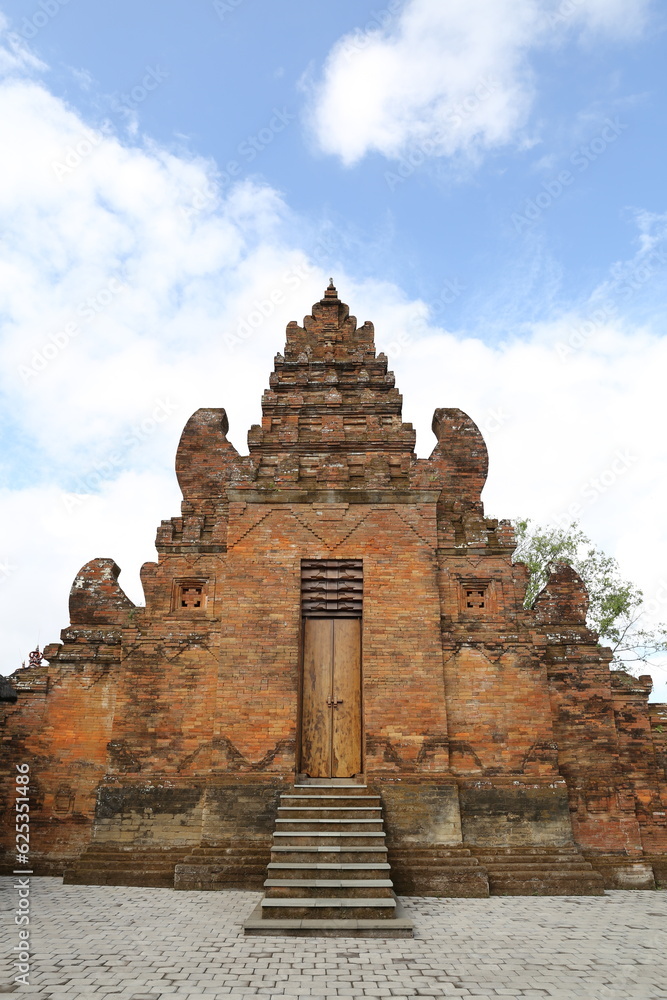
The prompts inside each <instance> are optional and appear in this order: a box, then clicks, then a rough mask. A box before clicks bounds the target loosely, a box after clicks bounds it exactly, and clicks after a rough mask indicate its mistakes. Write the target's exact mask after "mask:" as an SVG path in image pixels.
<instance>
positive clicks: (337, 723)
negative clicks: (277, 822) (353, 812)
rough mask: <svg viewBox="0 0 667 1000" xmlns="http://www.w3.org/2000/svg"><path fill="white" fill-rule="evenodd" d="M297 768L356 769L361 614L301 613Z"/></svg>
mask: <svg viewBox="0 0 667 1000" xmlns="http://www.w3.org/2000/svg"><path fill="white" fill-rule="evenodd" d="M301 771H302V772H303V773H305V774H308V775H309V776H310V777H311V778H349V777H352V776H353V775H355V774H359V773H360V771H361V619H360V618H307V619H306V620H305V622H304V642H303V700H302V728H301Z"/></svg>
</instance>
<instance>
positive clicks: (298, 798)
mask: <svg viewBox="0 0 667 1000" xmlns="http://www.w3.org/2000/svg"><path fill="white" fill-rule="evenodd" d="M280 801H281V802H288V803H289V804H290V805H295V804H296V805H298V804H299V803H300V802H303V803H306V802H308V803H310V802H312V803H313V805H314V804H315V803H318V802H321V803H323V804H324V805H326V804H327V803H334V802H336V803H344V802H363V803H364V804H365V805H368V804H369V803H371V802H376V803H378V805H379V804H380V796H379V795H329V794H327V795H292V794H291V793H287V792H283V793H282V794H281V796H280Z"/></svg>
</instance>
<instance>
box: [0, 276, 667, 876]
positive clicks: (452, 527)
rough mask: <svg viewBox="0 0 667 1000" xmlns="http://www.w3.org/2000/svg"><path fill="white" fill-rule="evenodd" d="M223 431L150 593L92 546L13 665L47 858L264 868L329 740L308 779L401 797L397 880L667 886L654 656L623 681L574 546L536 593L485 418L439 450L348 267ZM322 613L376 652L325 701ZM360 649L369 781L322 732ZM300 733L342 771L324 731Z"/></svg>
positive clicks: (18, 741) (211, 431) (453, 426)
mask: <svg viewBox="0 0 667 1000" xmlns="http://www.w3.org/2000/svg"><path fill="white" fill-rule="evenodd" d="M409 334H410V331H406V335H409ZM227 430H228V419H227V414H226V412H225V410H223V409H200V410H197V412H196V413H195V414H193V416H192V417H191V418H190V419H189V421H188V422H187V424H186V426H185V429H184V431H183V434H182V437H181V441H180V444H179V447H178V451H177V455H176V473H177V476H178V481H179V484H180V487H181V490H182V494H183V502H182V505H181V511H180V514H179V515H178V516H176V517H172V518H171V519H169V520H165V521H163V522H162V523H161V525H160V526H159V528H158V531H157V538H156V546H157V551H158V560H157V562H148V563H146V564H145V565H144V566H143V567H142V571H141V578H142V583H143V587H144V594H145V602H146V603H145V607H144V606H134V604H133V603H132V602H131V601H130V600H129V598H128V597H127V596H126V595H125V594H124V593H123V591H122V590H121V588H120V587H119V585H118V573H119V569H118V566H117V565H116V564H115V562H114V560H113V559H111V558H104V559H92V560H91V561H90V562H88V563H86V565H85V566H84V567H83V568H82V569H81V570H80V572H79V573H78V574H77V577H76V579H75V581H74V583H73V586H72V590H71V594H70V624H69V625H68V627H67V628H65V629H64V630H63V632H62V634H61V642H60V643H53V644H51V645H50V646H47V647H46V649H45V651H44V655H45V657H46V659H47V660H48V664H45V663H42V664H41V665H40V666H35V667H30V668H27V669H22V670H18V671H16V673H15V674H14V675H13V678H12V681H13V684H14V687H15V688H16V690H17V692H18V701H17V702H16V704H11V703H6V704H3V705H2V706H0V707H1V709H2V713H3V716H4V729H3V735H4V737H5V738H4V740H3V744H2V747H3V749H2V763H3V764H4V767H3V768H2V774H3V775H11V774H12V773H13V769H14V765H15V762H16V761H25V762H26V763H28V764H29V765H30V775H31V819H32V827H31V841H30V859H31V864H32V865H33V867H34V870H35V871H36V872H37V873H42V874H44V873H49V874H60V873H62V872H63V871H66V879H67V880H68V881H72V882H87V881H88V882H97V883H99V882H107V883H109V884H114V882H115V883H117V884H132V885H174V869H175V868H176V870H177V881H176V884H177V886H178V887H179V888H195V887H199V888H228V887H233V886H235V887H237V888H244V887H245V888H261V886H262V884H263V880H264V878H265V877H266V863H267V861H268V857H269V849H270V842H271V836H272V834H273V832H274V829H275V823H276V814H277V808H278V802H279V796H280V795H281V794H282V793H285V792H288V791H289V789H290V788H291V786H292V785H293V784H294V782H295V779H296V778H297V777H299V776H300V779H301V780H302V781H304V780H305V781H307V780H308V779H307V778H306V777H305V776H304V774H303V767H304V762H307V761H310V763H308V766H309V767H310V768H311V771H312V770H313V768H315V769H317V768H321V769H322V770H327V771H328V773H327V774H324V773H321V774H312V773H310V772H309V774H310V778H318V779H319V780H326V779H327V778H330V777H332V776H333V777H335V778H346V779H348V780H350V781H352V782H357V781H359V780H360V779H362V778H363V779H365V781H366V783H367V784H368V786H369V795H378V794H379V795H380V796H381V800H382V809H383V817H384V829H385V830H386V834H387V846H388V848H389V862H390V863H391V871H392V878H393V881H394V885H395V886H396V888H397V890H398V891H401V892H410V893H412V894H417V895H418V894H437V895H487V894H488V892H489V891H491V892H492V893H515V894H516V893H527V894H533V893H535V892H537V893H582V892H583V893H600V892H602V890H603V886H604V885H606V886H608V887H616V888H623V887H633V888H649V887H652V886H654V885H655V884H656V882H657V883H660V882H661V881H662V880H664V879H665V872H666V869H667V865H666V861H665V858H666V854H667V824H666V820H665V813H666V812H667V781H666V775H665V736H664V733H665V731H666V730H667V706H660V705H650V706H649V705H648V696H649V693H650V689H651V682H650V678H648V677H640V678H635V677H631V676H629V675H628V674H624V673H619V672H616V673H610V670H609V662H610V660H611V653H610V651H609V650H608V649H607V648H605V647H601V646H599V645H598V644H597V636H596V635H595V633H593V632H591V631H590V630H589V629H588V628H587V627H586V610H587V606H588V597H587V594H586V591H585V588H584V585H583V583H582V581H581V580H580V578H579V577H578V576H577V575H576V573H575V572H574V571H573V570H572V569H571V568H569V567H564V566H560V567H558V568H557V569H556V570H555V571H554V573H553V574H552V576H551V578H550V580H549V582H548V584H547V586H546V587H545V589H544V590H543V591H542V593H541V594H540V595H539V596H538V598H537V601H536V602H535V605H534V607H533V608H532V609H525V608H524V607H523V599H524V594H525V590H526V584H527V577H528V573H527V570H526V568H525V566H523V565H521V564H513V563H512V553H513V551H514V547H515V540H514V537H513V532H512V527H511V525H510V523H509V522H507V521H498V520H496V519H494V518H489V517H486V516H485V513H484V508H483V505H482V502H481V499H480V494H481V491H482V488H483V486H484V483H485V480H486V474H487V463H488V460H487V451H486V445H485V443H484V439H483V437H482V434H481V433H480V430H479V429H478V427H477V426H476V425H475V423H474V422H473V421H472V420H471V419H470V418H469V417H468V416H467V415H466V414H465V413H463V412H462V411H461V410H458V409H455V408H438V409H436V411H435V414H434V417H433V431H434V433H435V436H436V444H435V447H434V449H433V452H432V454H431V455H430V457H429V458H428V459H419V458H417V457H416V455H415V451H414V446H415V432H414V430H413V428H412V426H411V425H410V424H409V423H404V422H403V420H402V398H401V396H400V394H399V392H398V390H397V388H396V386H395V382H394V375H393V374H392V372H390V371H389V370H388V363H387V358H386V357H385V356H384V355H383V354H376V351H375V343H374V331H373V325H372V324H371V323H369V322H365V323H363V324H362V325H358V324H357V321H356V319H355V318H354V317H353V316H351V315H350V313H349V310H348V307H347V306H346V305H345V304H344V303H343V302H341V300H340V299H339V297H338V293H337V291H336V288H335V287H334V285H333V282H331V283H330V284H329V286H328V288H327V289H326V291H325V293H324V296H323V298H322V299H321V300H320V301H319V302H317V303H315V305H314V306H313V308H312V313H311V314H310V315H308V316H306V317H305V319H304V320H303V323H302V324H301V325H299V324H297V323H296V322H292V323H289V324H288V326H287V336H286V344H285V349H284V352H283V353H282V354H278V355H277V356H276V359H275V365H274V370H273V372H272V373H271V375H270V377H269V386H268V389H267V390H266V392H265V393H264V396H263V398H262V421H261V424H258V425H255V426H253V427H251V428H250V431H249V434H248V454H247V455H240V454H239V453H238V452H237V450H236V449H235V448H234V446H233V445H232V444H231V443H230V442H229V441H228V440H227ZM320 563H321V565H322V567H323V569H322V572H321V573H320V572H319V569H318V567H319V566H320ZM304 566H306V567H307V571H308V572H307V574H306V575H305V576H304V572H305V571H304V569H303V567H304ZM302 578H303V580H304V581H306V582H305V583H303V584H302ZM10 581H11V578H9V579H8V581H7V583H6V585H9V584H10ZM302 585H303V586H304V587H306V588H307V589H308V599H307V602H306V603H305V604H303V605H302V596H301V594H302ZM355 588H356V589H355ZM352 593H353V594H354V600H352V599H351V598H350V594H352ZM320 600H321V602H322V603H321V607H320V605H319V604H318V602H319V601H320ZM318 607H320V611H319V612H318ZM330 609H333V611H332V610H330ZM318 614H320V615H321V616H324V617H326V616H327V615H329V614H332V615H334V616H335V615H338V616H339V617H341V618H342V619H345V617H346V615H348V616H351V617H355V616H357V617H358V616H359V615H360V616H361V649H360V650H359V649H358V648H357V647H354V644H352V645H350V644H349V642H348V647H347V650H348V652H347V654H346V655H347V660H346V661H345V664H343V663H342V661H339V660H337V659H336V657H337V655H338V654H337V653H336V652H335V648H338V647H335V648H334V646H332V647H331V649H330V656H329V653H327V656H329V660H327V662H328V663H330V666H329V667H327V670H328V669H331V671H332V674H331V677H332V678H333V679H332V680H331V679H330V680H327V683H328V684H329V688H328V689H327V691H326V692H325V693H326V698H325V697H324V695H322V704H321V705H320V707H319V708H317V705H318V704H319V703H318V702H317V697H318V695H317V691H318V690H319V688H318V687H317V684H318V683H320V680H321V677H320V678H319V680H318V677H319V675H318V674H317V670H318V669H320V668H318V667H317V664H318V663H319V662H320V661H319V660H318V658H317V656H316V655H314V654H313V650H312V649H311V648H310V647H309V648H308V649H304V645H305V644H306V645H307V643H308V642H310V639H308V635H310V633H311V632H312V634H313V635H315V634H320V633H321V630H320V632H318V629H316V628H315V629H311V630H310V632H309V630H307V629H305V628H304V620H308V618H307V616H309V615H314V616H315V617H317V615H318ZM341 629H342V631H341V632H340V634H341V635H343V634H344V633H345V627H344V626H341ZM353 632H354V630H352V632H349V634H350V635H351V634H352V633H353ZM327 634H328V633H327ZM331 634H332V635H333V636H334V640H332V641H334V643H335V641H336V640H335V636H336V635H337V634H338V633H337V632H336V628H334V627H333V626H332V632H331ZM346 634H347V633H346ZM353 647H354V648H353ZM341 648H342V647H341ZM331 650H333V652H331ZM355 650H356V652H355ZM306 654H307V655H306ZM341 655H342V654H341ZM304 657H305V658H306V659H307V662H308V663H309V664H311V665H312V664H315V667H313V670H314V675H313V676H312V677H310V680H308V681H307V683H311V682H312V683H313V684H314V685H315V687H313V688H312V690H310V693H309V698H308V700H307V703H306V702H304V699H303V691H304V684H305V683H306V680H304V677H303V668H302V664H303V662H304ZM355 657H356V659H355ZM350 664H351V665H350ZM355 664H356V665H355ZM343 668H344V669H345V670H346V671H348V673H347V674H346V675H345V683H346V684H347V685H348V689H349V690H350V691H353V692H354V691H355V690H356V691H357V695H355V697H356V696H358V697H359V699H360V705H361V708H360V717H361V723H359V724H358V728H355V727H356V726H357V723H356V722H355V723H353V724H352V723H351V724H350V725H352V729H351V730H350V732H345V733H344V734H343V744H344V745H345V746H346V748H347V749H351V751H352V752H351V753H350V754H349V757H348V759H349V760H354V759H360V761H361V763H360V765H359V766H360V770H359V772H358V773H356V774H354V775H351V774H341V773H338V770H337V769H338V768H339V767H342V765H340V764H339V761H338V758H336V757H335V755H334V756H333V757H332V756H331V753H330V751H329V750H327V747H331V746H335V745H338V744H337V743H336V740H338V743H340V736H341V734H340V733H338V732H337V731H336V730H335V727H336V726H337V725H339V723H338V722H336V719H340V718H342V717H343V712H342V711H339V710H338V708H337V706H338V705H339V704H340V703H341V698H342V695H341V694H340V692H339V691H337V690H335V689H334V688H335V686H336V684H337V683H338V679H337V678H338V677H339V673H338V671H339V670H343ZM322 669H324V668H322ZM350 671H351V672H350ZM354 671H356V673H354ZM328 676H329V675H327V677H328ZM355 684H356V685H357V688H356V689H355ZM331 685H333V687H332V686H331ZM322 690H324V688H322ZM346 697H347V695H346ZM327 699H328V700H327ZM343 700H344V699H343ZM313 705H315V708H313ZM337 711H339V714H338V715H337V716H336V714H335V713H336V712H337ZM309 712H311V713H312V712H315V716H312V715H311V717H309V718H305V717H306V716H308V713H309ZM318 712H319V715H318V714H317V713H318ZM346 724H347V723H346ZM306 725H307V726H308V727H309V728H308V733H309V736H308V739H309V740H311V742H312V738H313V733H314V734H315V737H314V738H315V739H318V738H320V737H321V739H322V741H323V742H322V745H321V746H320V748H319V749H320V751H321V755H320V757H319V758H317V759H318V760H323V761H325V763H323V764H317V765H316V766H315V765H313V764H312V760H314V759H315V757H314V756H313V755H312V753H311V751H310V750H309V751H308V753H310V754H311V756H310V758H309V757H308V755H307V754H306V752H305V751H304V747H303V746H302V727H304V726H306ZM327 727H333V729H332V730H330V729H329V728H327ZM330 731H331V732H334V736H335V737H336V738H335V739H333V738H332V739H331V740H329V737H328V736H327V733H330ZM323 734H324V735H323ZM327 740H329V742H328V743H327ZM355 741H356V742H355ZM355 747H357V749H358V757H357V758H355V752H356V751H355ZM327 753H329V756H328V757H327ZM322 754H323V755H324V756H322ZM351 766H352V765H349V767H351ZM5 800H6V801H9V800H10V799H9V796H8V795H6V796H5ZM11 829H13V823H11V824H10V822H8V821H6V822H4V824H3V826H2V830H3V836H4V837H5V842H4V843H5V848H6V850H7V871H10V870H13V868H14V855H15V853H16V852H15V850H12V846H13V842H12V840H11V837H10V830H11ZM186 857H187V859H188V860H187V862H185V861H184V859H185V858H186Z"/></svg>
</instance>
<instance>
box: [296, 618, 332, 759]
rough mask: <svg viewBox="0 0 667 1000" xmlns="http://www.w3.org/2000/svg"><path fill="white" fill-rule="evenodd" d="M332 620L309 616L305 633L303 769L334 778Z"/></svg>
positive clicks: (302, 732)
mask: <svg viewBox="0 0 667 1000" xmlns="http://www.w3.org/2000/svg"><path fill="white" fill-rule="evenodd" d="M332 669H333V622H332V621H331V620H330V619H327V618H307V619H306V620H305V622H304V635H303V701H302V726H301V770H302V771H304V772H305V773H306V774H309V775H310V776H311V778H328V777H331V727H332V718H331V715H332V709H331V706H330V704H328V703H327V702H328V700H330V698H331V689H332Z"/></svg>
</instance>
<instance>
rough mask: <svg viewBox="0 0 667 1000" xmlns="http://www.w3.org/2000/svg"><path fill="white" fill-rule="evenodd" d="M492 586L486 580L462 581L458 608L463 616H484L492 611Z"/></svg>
mask: <svg viewBox="0 0 667 1000" xmlns="http://www.w3.org/2000/svg"><path fill="white" fill-rule="evenodd" d="M492 591H493V586H492V584H491V583H490V581H488V580H462V581H461V585H460V590H459V607H460V609H461V612H462V613H463V614H464V615H484V614H488V613H489V612H492V611H493V608H492V605H493V603H494V602H493V592H492Z"/></svg>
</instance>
